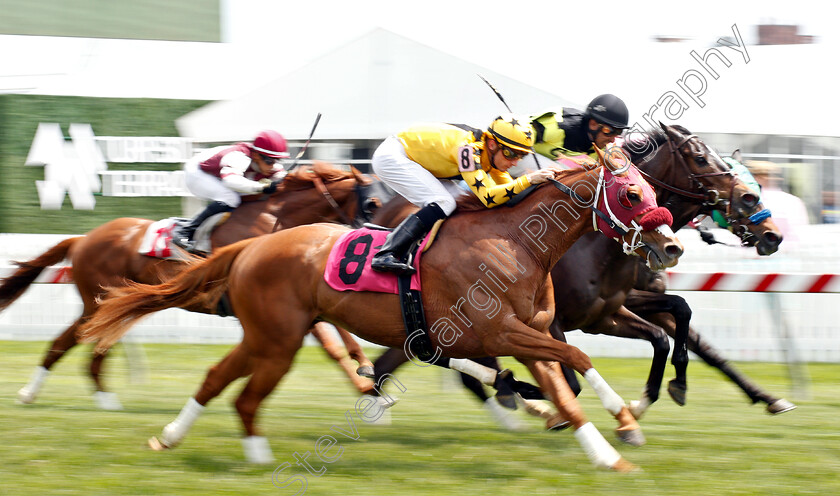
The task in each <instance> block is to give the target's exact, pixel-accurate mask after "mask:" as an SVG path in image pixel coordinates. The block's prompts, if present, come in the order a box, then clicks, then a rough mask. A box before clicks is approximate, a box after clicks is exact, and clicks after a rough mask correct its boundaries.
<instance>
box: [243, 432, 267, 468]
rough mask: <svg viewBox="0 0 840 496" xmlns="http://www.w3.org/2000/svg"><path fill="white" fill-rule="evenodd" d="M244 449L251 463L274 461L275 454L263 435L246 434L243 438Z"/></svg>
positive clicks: (264, 463)
mask: <svg viewBox="0 0 840 496" xmlns="http://www.w3.org/2000/svg"><path fill="white" fill-rule="evenodd" d="M242 450H243V451H244V453H245V458H246V459H247V460H248V462H250V463H256V464H260V465H266V464H269V463H274V454H272V452H271V447H270V446H269V445H268V439H266V438H265V437H263V436H245V437H243V438H242Z"/></svg>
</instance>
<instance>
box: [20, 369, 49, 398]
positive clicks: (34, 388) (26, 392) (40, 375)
mask: <svg viewBox="0 0 840 496" xmlns="http://www.w3.org/2000/svg"><path fill="white" fill-rule="evenodd" d="M48 375H50V371H49V370H47V369H45V368H44V367H43V366H41V365H39V366H37V367H35V370H34V371H33V372H32V377H31V378H30V379H29V383H27V384H26V386H23V387H22V388H20V390H19V391H18V401H20V402H21V403H32V402H33V401H35V397H37V396H38V393H40V392H41V387H42V386H43V385H44V381H45V380H47V376H48Z"/></svg>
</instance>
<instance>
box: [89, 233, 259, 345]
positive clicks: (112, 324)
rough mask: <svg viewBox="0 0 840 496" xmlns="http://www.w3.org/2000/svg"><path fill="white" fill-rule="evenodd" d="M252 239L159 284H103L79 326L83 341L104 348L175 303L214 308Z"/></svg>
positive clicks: (222, 250)
mask: <svg viewBox="0 0 840 496" xmlns="http://www.w3.org/2000/svg"><path fill="white" fill-rule="evenodd" d="M255 239H258V238H250V239H245V240H242V241H239V242H238V243H234V244H232V245H229V246H226V247H224V248H222V249H221V250H219V251H218V252H216V253H215V254H213V255H212V256H211V257H210V258H208V259H207V260H204V261H201V262H197V263H193V264H192V265H190V266H189V267H188V268H186V269H185V270H183V271H182V272H180V273H178V275H177V276H175V277H174V278H172V279H169V280H167V281H166V282H163V283H161V284H156V285H149V284H140V283H136V282H130V283H128V285H126V286H123V287H115V288H105V289H106V290H107V291H108V293H107V295H106V296H105V298H103V299H101V300H100V301H99V302H98V303H99V308H98V309H97V310H96V312H95V313H94V314H93V316H92V317H91V319H90V320H89V321H88V322H86V323H85V324H84V325H83V326H82V327H81V328H80V329H79V336H80V337H81V340H82V342H93V341H98V344H97V347H96V349H97V351H104V350H107V349H109V348H110V347H111V346H113V345H114V343H116V342H117V341H118V340H119V339H120V338H121V337H122V336H123V335H125V333H127V332H128V330H129V329H130V328H131V326H133V325H134V324H136V323H137V321H138V320H140V319H141V318H142V317H144V316H146V315H148V314H150V313H154V312H158V311H160V310H165V309H167V308H174V307H178V308H216V305H217V304H218V301H219V299H220V298H221V297H222V295H224V293H225V291H227V287H228V276H229V274H230V268H231V266H232V265H233V262H234V260H235V259H236V257H237V256H238V255H239V254H240V253H241V252H242V250H243V249H245V247H247V246H248V245H249V244H250V243H251V242H252V241H254V240H255Z"/></svg>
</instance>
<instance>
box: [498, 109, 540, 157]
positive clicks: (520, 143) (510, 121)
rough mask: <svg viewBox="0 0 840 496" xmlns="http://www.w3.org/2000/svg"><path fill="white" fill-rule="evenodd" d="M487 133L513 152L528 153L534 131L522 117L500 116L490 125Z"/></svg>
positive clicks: (532, 142) (512, 115) (528, 121)
mask: <svg viewBox="0 0 840 496" xmlns="http://www.w3.org/2000/svg"><path fill="white" fill-rule="evenodd" d="M487 133H488V134H489V135H490V136H491V137H493V138H494V139H495V140H496V141H498V142H499V144H501V145H503V146H506V147H508V148H513V149H514V150H518V151H522V152H525V153H530V152H531V151H532V150H531V147H533V146H534V129H533V128H532V127H531V121H530V120H529V119H528V118H527V117H524V116H517V115H514V114H502V115H500V116H499V117H496V118H495V119H494V120H493V122H491V123H490V127H488V128H487Z"/></svg>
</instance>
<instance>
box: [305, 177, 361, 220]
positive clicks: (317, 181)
mask: <svg viewBox="0 0 840 496" xmlns="http://www.w3.org/2000/svg"><path fill="white" fill-rule="evenodd" d="M312 184H314V185H315V189H317V190H318V191H319V192H320V193H321V194H322V195H323V196H324V198H325V199H326V200H327V203H329V204H330V207H332V209H333V210H335V211H336V213H338V216H339V217H341V220H342V221H344V223H345V224H347V225H348V226H350V225H353V221H352V220H350V217H348V216H347V214H346V213H344V210H342V209H341V207H340V206H339V205H338V202H336V201H335V198H333V196H332V195H331V194H330V192H329V190H328V189H327V187H326V185H324V181H323V180H321V178H320V177H319V176H318V175H317V174H315V175H314V176H313V177H312Z"/></svg>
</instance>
